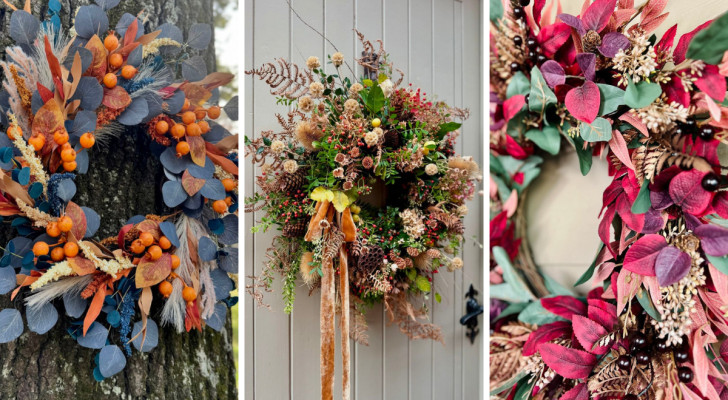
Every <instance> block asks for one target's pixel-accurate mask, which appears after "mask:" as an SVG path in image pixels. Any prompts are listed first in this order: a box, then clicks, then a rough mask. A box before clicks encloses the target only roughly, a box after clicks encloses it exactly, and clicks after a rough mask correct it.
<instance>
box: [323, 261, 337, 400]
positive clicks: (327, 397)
mask: <svg viewBox="0 0 728 400" xmlns="http://www.w3.org/2000/svg"><path fill="white" fill-rule="evenodd" d="M321 269H322V270H323V271H322V272H323V274H324V276H323V277H322V278H321V314H320V323H321V400H333V399H334V351H335V346H336V343H335V342H336V322H335V320H334V316H335V313H336V310H335V308H334V307H335V302H336V291H335V290H336V288H335V284H334V283H335V282H334V266H333V260H330V259H328V260H327V259H324V260H323V265H322V268H321Z"/></svg>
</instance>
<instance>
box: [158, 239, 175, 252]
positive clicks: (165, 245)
mask: <svg viewBox="0 0 728 400" xmlns="http://www.w3.org/2000/svg"><path fill="white" fill-rule="evenodd" d="M159 247H161V248H162V250H168V249H169V248H170V247H172V242H170V241H169V239H167V237H166V236H162V237H161V238H159Z"/></svg>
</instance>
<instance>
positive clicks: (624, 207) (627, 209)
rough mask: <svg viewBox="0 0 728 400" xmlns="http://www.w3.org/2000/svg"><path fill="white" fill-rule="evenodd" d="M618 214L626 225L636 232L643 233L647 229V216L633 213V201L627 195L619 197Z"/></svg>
mask: <svg viewBox="0 0 728 400" xmlns="http://www.w3.org/2000/svg"><path fill="white" fill-rule="evenodd" d="M617 213H619V216H620V218H622V221H624V223H625V224H627V226H628V227H629V229H632V230H633V231H635V232H642V229H644V227H645V214H635V213H633V212H632V201H630V200H629V198H628V197H627V195H622V196H619V199H617Z"/></svg>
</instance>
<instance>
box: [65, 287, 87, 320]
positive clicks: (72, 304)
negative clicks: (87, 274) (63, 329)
mask: <svg viewBox="0 0 728 400" xmlns="http://www.w3.org/2000/svg"><path fill="white" fill-rule="evenodd" d="M87 306H88V300H87V299H84V298H82V297H81V295H80V294H79V293H74V292H66V293H64V294H63V308H64V309H65V310H66V315H68V316H69V317H71V318H80V317H81V316H82V315H83V313H84V312H86V308H87Z"/></svg>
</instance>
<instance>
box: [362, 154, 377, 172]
mask: <svg viewBox="0 0 728 400" xmlns="http://www.w3.org/2000/svg"><path fill="white" fill-rule="evenodd" d="M361 166H362V167H364V168H366V169H369V168H371V167H373V166H374V160H372V158H371V157H369V156H366V157H364V159H363V160H361Z"/></svg>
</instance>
